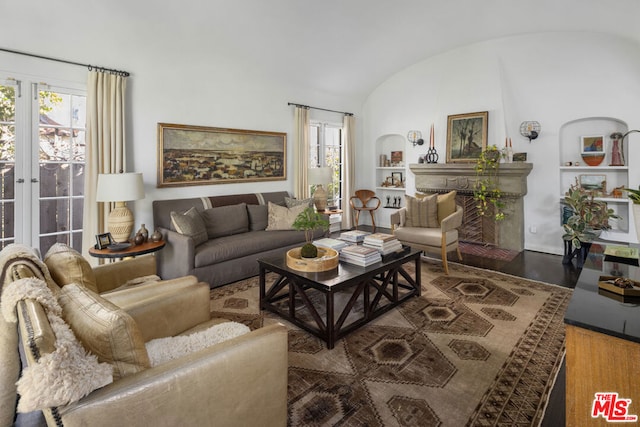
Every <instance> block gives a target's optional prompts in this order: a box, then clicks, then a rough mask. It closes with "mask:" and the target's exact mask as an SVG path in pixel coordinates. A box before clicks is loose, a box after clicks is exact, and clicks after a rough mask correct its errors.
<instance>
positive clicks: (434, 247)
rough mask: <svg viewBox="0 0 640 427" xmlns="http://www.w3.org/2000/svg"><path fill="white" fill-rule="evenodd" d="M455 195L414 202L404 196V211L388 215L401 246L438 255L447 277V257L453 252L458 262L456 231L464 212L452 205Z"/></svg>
mask: <svg viewBox="0 0 640 427" xmlns="http://www.w3.org/2000/svg"><path fill="white" fill-rule="evenodd" d="M455 197H456V192H455V191H451V192H449V193H447V194H438V195H436V194H433V195H427V196H423V197H422V198H416V197H412V196H408V195H407V196H405V199H406V207H403V208H400V209H399V210H397V211H396V212H394V213H392V214H391V227H392V230H393V234H394V235H395V236H396V237H397V238H398V240H400V242H401V243H402V244H403V245H408V246H411V247H413V248H417V249H421V250H422V251H424V252H427V253H433V252H435V253H440V255H441V256H442V266H443V268H444V272H445V274H449V266H448V265H447V253H448V252H451V251H453V250H455V251H456V252H457V253H458V259H460V260H462V254H461V253H460V248H459V247H458V228H459V227H460V226H461V225H462V216H463V209H462V206H460V205H457V204H456V202H455Z"/></svg>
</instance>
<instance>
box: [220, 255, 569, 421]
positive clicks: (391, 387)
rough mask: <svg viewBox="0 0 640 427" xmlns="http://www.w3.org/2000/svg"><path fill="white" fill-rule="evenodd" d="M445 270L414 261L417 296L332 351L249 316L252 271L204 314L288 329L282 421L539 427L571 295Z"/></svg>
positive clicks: (253, 299) (472, 271)
mask: <svg viewBox="0 0 640 427" xmlns="http://www.w3.org/2000/svg"><path fill="white" fill-rule="evenodd" d="M449 268H450V275H449V276H446V275H444V272H443V271H442V268H441V266H440V265H439V262H438V263H431V262H430V261H423V263H422V288H423V291H422V296H421V297H418V298H413V299H410V300H409V301H407V302H405V303H404V304H403V305H401V306H399V307H397V308H395V309H393V310H391V311H389V312H387V313H385V314H384V315H382V316H381V317H379V318H378V319H376V320H374V321H373V322H371V323H370V324H367V325H365V326H364V327H362V328H360V329H358V330H356V331H354V332H353V333H351V334H350V335H347V336H346V337H345V338H343V339H341V340H338V341H337V343H336V346H335V348H334V349H332V350H327V348H326V345H325V343H324V342H322V341H321V340H319V339H317V338H316V337H314V336H312V335H310V334H309V333H307V332H305V331H302V330H300V329H298V328H296V327H295V326H293V325H291V324H289V323H287V322H285V321H283V320H281V319H280V318H279V317H277V316H276V315H274V314H271V313H266V312H265V313H260V310H259V308H258V298H259V297H258V295H259V293H258V289H259V288H258V278H257V277H254V278H250V279H247V280H243V281H240V282H236V283H233V284H231V285H227V286H224V287H222V288H218V289H214V290H212V291H211V311H212V315H213V316H216V317H225V318H227V319H229V320H235V321H240V322H243V323H245V324H247V325H248V326H250V327H251V328H252V329H254V328H259V327H261V326H262V325H264V324H269V323H273V322H281V323H285V324H286V325H287V327H288V328H289V391H288V400H289V405H288V407H289V425H290V426H303V425H304V426H308V425H310V426H455V427H459V426H464V425H467V426H489V425H520V426H527V425H538V424H539V422H540V420H541V419H542V416H543V414H544V408H545V406H546V402H547V399H548V396H549V393H550V391H551V388H552V387H553V382H554V380H555V376H556V373H557V371H558V368H559V366H560V364H561V361H562V358H563V355H564V324H563V316H564V312H565V309H566V306H567V303H568V301H569V298H570V296H571V290H569V289H565V288H561V287H556V286H552V285H546V284H543V283H540V282H534V281H530V280H526V279H521V278H517V277H512V276H508V275H504V274H500V273H496V272H492V271H488V270H480V269H476V268H473V267H466V266H462V265H459V264H454V263H451V264H450V266H449ZM407 270H409V268H407ZM273 277H275V276H270V277H267V279H268V280H269V279H270V278H271V279H272V278H273Z"/></svg>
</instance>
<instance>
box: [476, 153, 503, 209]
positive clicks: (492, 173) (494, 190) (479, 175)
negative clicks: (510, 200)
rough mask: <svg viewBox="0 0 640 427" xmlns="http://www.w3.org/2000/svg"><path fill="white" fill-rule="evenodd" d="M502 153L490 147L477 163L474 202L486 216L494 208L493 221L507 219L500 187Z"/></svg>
mask: <svg viewBox="0 0 640 427" xmlns="http://www.w3.org/2000/svg"><path fill="white" fill-rule="evenodd" d="M501 155H502V154H501V152H500V151H499V150H498V147H496V146H495V145H490V146H488V147H487V148H486V149H485V150H484V151H482V153H480V157H478V160H477V161H476V166H475V168H474V169H475V171H476V182H475V186H474V189H473V200H475V201H476V203H477V204H476V207H477V209H478V213H479V214H480V215H482V216H486V215H488V214H489V213H490V211H491V209H492V208H493V219H494V220H496V221H502V220H503V219H504V217H505V214H504V212H503V211H502V210H503V209H504V206H505V204H504V202H503V201H502V200H501V199H502V191H501V190H500V187H499V186H498V169H499V167H500V157H501Z"/></svg>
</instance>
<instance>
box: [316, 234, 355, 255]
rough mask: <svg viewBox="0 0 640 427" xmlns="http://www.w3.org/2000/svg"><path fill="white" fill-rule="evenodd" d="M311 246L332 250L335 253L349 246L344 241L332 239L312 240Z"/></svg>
mask: <svg viewBox="0 0 640 427" xmlns="http://www.w3.org/2000/svg"><path fill="white" fill-rule="evenodd" d="M313 244H314V245H316V246H317V247H319V248H329V249H333V250H334V251H336V252H340V251H341V250H342V249H343V248H346V247H347V246H349V244H348V243H347V242H345V241H344V240H338V239H332V238H330V237H325V238H323V239H318V240H314V241H313Z"/></svg>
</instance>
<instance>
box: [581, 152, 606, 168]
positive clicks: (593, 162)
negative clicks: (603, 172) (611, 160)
mask: <svg viewBox="0 0 640 427" xmlns="http://www.w3.org/2000/svg"><path fill="white" fill-rule="evenodd" d="M604 156H605V155H604V154H602V153H594V154H587V153H582V160H584V162H585V163H586V164H588V165H589V166H598V165H599V164H600V163H602V161H603V160H604Z"/></svg>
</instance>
